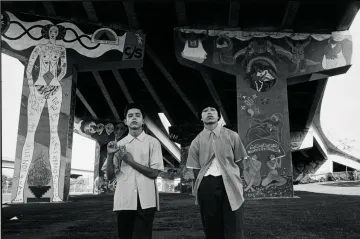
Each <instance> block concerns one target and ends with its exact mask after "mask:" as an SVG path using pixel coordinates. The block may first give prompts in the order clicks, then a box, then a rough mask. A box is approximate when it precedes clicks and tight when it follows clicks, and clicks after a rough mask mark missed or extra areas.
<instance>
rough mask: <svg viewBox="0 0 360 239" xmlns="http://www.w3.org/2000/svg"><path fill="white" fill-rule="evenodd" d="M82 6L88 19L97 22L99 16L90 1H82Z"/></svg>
mask: <svg viewBox="0 0 360 239" xmlns="http://www.w3.org/2000/svg"><path fill="white" fill-rule="evenodd" d="M83 6H84V8H85V11H86V14H87V16H88V18H89V20H90V21H92V22H98V21H99V18H98V17H97V15H96V11H95V8H94V5H93V4H92V2H83Z"/></svg>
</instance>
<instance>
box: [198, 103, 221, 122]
mask: <svg viewBox="0 0 360 239" xmlns="http://www.w3.org/2000/svg"><path fill="white" fill-rule="evenodd" d="M207 107H212V108H215V109H216V111H217V113H218V116H219V120H220V119H221V114H220V107H219V106H218V105H217V104H216V103H214V102H211V101H210V102H209V101H208V102H204V103H202V104H201V107H200V111H199V118H200V119H201V114H202V112H203V110H204V109H205V108H207Z"/></svg>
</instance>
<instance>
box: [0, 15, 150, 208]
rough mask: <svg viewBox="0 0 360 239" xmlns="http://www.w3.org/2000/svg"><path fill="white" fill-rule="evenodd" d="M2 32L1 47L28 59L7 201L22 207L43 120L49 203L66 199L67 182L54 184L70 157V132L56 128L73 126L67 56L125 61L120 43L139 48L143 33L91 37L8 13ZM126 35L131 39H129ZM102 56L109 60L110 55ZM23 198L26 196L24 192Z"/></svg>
mask: <svg viewBox="0 0 360 239" xmlns="http://www.w3.org/2000/svg"><path fill="white" fill-rule="evenodd" d="M89 28H91V26H90V27H88V29H89ZM1 30H2V32H1V41H2V44H3V46H5V48H9V51H22V53H19V54H23V55H24V56H25V57H26V58H27V59H28V62H27V65H26V67H25V74H24V81H25V85H24V89H25V90H23V92H24V93H23V95H24V97H23V99H24V100H25V101H24V102H22V104H23V105H25V106H26V108H27V109H26V110H27V112H26V115H25V116H24V117H25V118H26V120H27V124H26V125H27V126H20V127H21V129H22V128H23V127H27V128H26V132H24V134H25V142H24V144H23V145H22V144H18V147H20V150H18V152H19V155H18V156H17V158H19V161H20V164H19V165H20V168H21V170H19V169H17V168H16V169H15V174H16V178H17V179H18V182H17V188H14V190H13V200H12V202H16V203H23V202H24V197H27V196H24V186H25V182H26V178H27V176H28V174H29V168H30V165H31V162H32V160H33V154H34V150H35V142H37V143H38V142H39V141H41V140H42V139H44V138H45V139H47V137H46V136H45V137H44V136H43V135H42V136H41V137H42V138H41V139H40V138H39V137H38V136H36V135H39V134H43V133H45V134H46V133H48V132H47V131H46V130H43V128H42V127H38V126H39V125H41V124H42V123H43V121H44V120H48V121H49V122H48V124H49V129H50V135H49V136H50V137H49V139H50V140H49V142H48V144H47V143H45V144H44V143H43V142H42V144H44V146H45V147H48V149H49V153H48V157H49V163H50V166H51V174H52V185H51V188H52V197H51V201H52V202H59V201H62V200H65V198H64V197H63V196H64V195H65V194H66V192H65V191H64V190H63V189H66V185H65V184H66V182H65V183H64V184H61V183H59V182H60V180H64V178H65V176H66V175H65V176H64V175H63V174H60V171H61V170H60V169H61V168H62V169H64V168H65V165H64V164H65V162H62V160H61V156H62V154H66V156H65V155H64V157H67V158H68V159H69V158H70V157H71V153H70V154H68V152H69V150H71V144H72V129H68V128H65V129H63V128H60V127H59V125H62V124H63V123H66V125H69V126H70V127H72V125H73V119H72V115H73V111H74V99H73V95H74V92H75V86H74V83H75V82H74V81H73V80H72V72H71V70H69V69H72V66H69V62H74V60H73V59H70V57H72V55H73V54H75V55H76V56H75V57H76V58H77V59H76V60H78V58H81V57H82V56H84V59H85V62H86V64H87V63H92V62H95V60H93V59H91V58H97V57H100V56H103V55H104V54H105V53H106V52H109V51H115V52H119V54H120V55H121V56H122V57H124V56H125V54H122V53H123V50H124V46H125V42H126V43H127V46H128V45H131V44H132V43H133V41H135V42H137V43H140V44H141V45H144V43H143V40H144V37H143V34H142V33H136V34H137V35H136V34H134V33H132V32H127V31H119V32H121V34H120V35H119V36H118V35H117V34H116V33H115V32H114V31H112V30H111V29H99V30H97V31H95V33H94V34H92V32H91V33H90V34H87V33H84V32H83V31H82V30H80V29H79V28H78V27H77V26H76V25H74V24H73V23H70V22H60V23H57V24H54V23H52V22H51V21H49V20H38V21H35V22H25V21H22V20H20V19H18V18H17V17H16V16H15V15H14V14H12V13H10V12H3V13H2V14H1ZM95 30H96V29H95ZM128 36H130V38H131V39H128ZM69 49H71V50H74V51H70V50H69ZM77 53H78V54H77ZM29 54H30V56H29ZM69 54H71V56H69ZM134 55H135V53H134ZM107 57H110V58H113V56H112V55H111V54H110V55H107ZM110 60H111V59H110ZM27 89H29V90H27ZM28 92H29V93H28ZM70 92H71V93H70ZM69 94H70V96H69ZM63 95H64V96H63ZM26 101H27V103H26ZM46 106H47V111H48V116H44V117H43V116H42V113H43V110H44V108H45V107H46ZM69 106H70V107H69ZM69 111H70V112H69ZM21 117H22V116H21ZM59 121H60V123H59ZM40 122H41V123H40ZM104 129H105V130H104ZM59 130H60V131H61V132H59ZM79 130H80V129H79ZM37 131H38V132H37ZM39 131H40V132H39ZM64 131H65V132H64ZM85 131H86V133H87V134H93V133H95V132H97V133H98V134H99V133H100V134H101V135H103V133H102V132H103V131H106V127H105V126H103V129H101V126H99V127H98V128H95V129H94V125H93V124H89V125H88V126H87V127H86V130H85ZM113 131H114V125H112V126H108V127H107V131H106V132H107V133H108V135H107V136H109V135H110V134H111V135H112V137H114V134H112V133H113ZM22 134H23V133H22ZM60 140H61V141H63V140H64V142H60ZM36 147H38V146H36ZM18 174H19V175H18ZM60 187H62V188H60ZM25 195H27V194H26V193H25ZM62 197H63V198H62Z"/></svg>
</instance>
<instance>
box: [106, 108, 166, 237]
mask: <svg viewBox="0 0 360 239" xmlns="http://www.w3.org/2000/svg"><path fill="white" fill-rule="evenodd" d="M124 116H125V124H126V125H127V127H128V128H129V134H128V135H127V136H126V137H125V138H123V139H121V140H120V141H119V142H117V143H116V141H112V142H109V144H108V146H107V152H108V155H107V159H106V161H105V162H104V166H103V168H102V170H104V169H105V170H106V174H107V176H108V178H109V180H111V179H113V178H114V177H116V181H117V185H116V189H115V194H114V208H113V211H114V212H116V214H117V224H118V235H119V238H120V239H132V238H137V239H138V238H139V239H151V238H152V225H153V220H154V215H155V211H156V209H158V210H159V194H158V191H157V188H156V182H155V179H156V178H157V176H158V174H159V173H160V172H161V171H164V164H163V157H162V152H161V145H160V142H159V141H158V140H157V139H155V138H154V137H152V136H150V135H148V134H146V133H145V132H144V131H143V124H144V111H143V108H142V106H141V105H139V104H136V103H131V104H129V105H128V106H127V107H126V108H125V111H124ZM108 162H111V163H108Z"/></svg>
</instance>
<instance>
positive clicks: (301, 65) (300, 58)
mask: <svg viewBox="0 0 360 239" xmlns="http://www.w3.org/2000/svg"><path fill="white" fill-rule="evenodd" d="M285 41H286V43H287V44H288V45H289V46H290V47H291V53H292V54H291V56H290V57H289V58H290V59H291V61H292V62H293V63H294V65H292V70H291V71H292V73H293V74H294V73H298V72H301V73H305V71H306V67H307V66H308V65H318V64H320V62H314V61H312V60H309V59H305V51H304V49H305V47H307V46H308V45H309V44H310V42H311V37H309V38H308V40H307V41H305V42H303V43H302V42H300V41H296V43H295V45H294V44H293V43H292V42H291V41H290V40H289V39H288V38H287V37H285Z"/></svg>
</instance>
